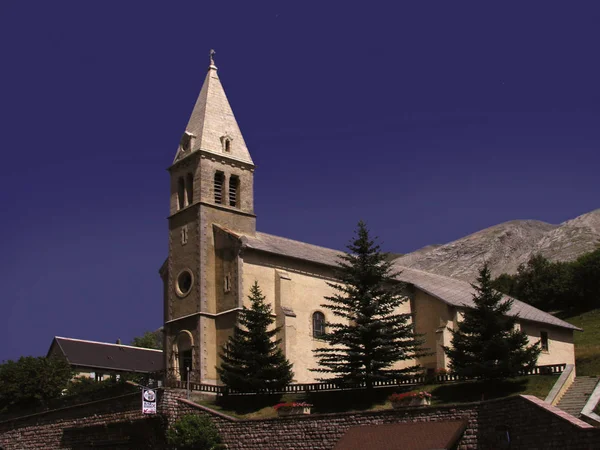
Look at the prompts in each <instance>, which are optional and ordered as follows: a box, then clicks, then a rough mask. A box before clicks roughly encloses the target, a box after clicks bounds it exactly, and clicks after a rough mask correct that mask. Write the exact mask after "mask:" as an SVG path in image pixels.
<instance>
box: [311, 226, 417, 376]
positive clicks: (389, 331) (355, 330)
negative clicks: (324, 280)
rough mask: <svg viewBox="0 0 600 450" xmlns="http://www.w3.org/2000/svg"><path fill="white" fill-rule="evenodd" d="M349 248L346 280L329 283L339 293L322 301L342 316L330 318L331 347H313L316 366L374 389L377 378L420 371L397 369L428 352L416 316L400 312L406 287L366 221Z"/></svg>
mask: <svg viewBox="0 0 600 450" xmlns="http://www.w3.org/2000/svg"><path fill="white" fill-rule="evenodd" d="M347 248H348V250H349V252H348V253H347V254H344V255H342V256H340V261H339V262H338V273H337V278H338V279H339V281H340V284H337V283H329V285H330V286H331V287H332V288H333V289H335V290H336V291H337V293H336V294H334V295H333V296H331V297H325V300H327V301H328V302H329V303H326V304H323V305H322V306H323V307H324V308H326V309H329V310H330V311H332V312H333V315H334V316H336V317H338V318H340V319H341V320H340V321H337V322H327V324H326V326H327V332H326V333H325V335H324V336H323V337H322V339H323V341H325V343H327V344H329V345H327V346H323V347H321V348H317V349H315V350H313V351H314V353H315V355H316V356H317V358H318V363H319V366H320V367H319V368H316V369H312V370H313V371H315V372H320V373H327V374H332V375H334V379H336V380H339V381H340V382H342V383H350V384H354V383H362V382H364V383H365V385H366V386H367V388H371V387H372V386H373V382H375V381H380V380H389V379H393V378H397V377H399V376H401V375H402V374H405V373H409V372H414V371H415V370H416V369H417V367H416V366H414V367H407V368H405V369H401V370H398V369H391V367H392V366H393V365H394V363H396V362H397V361H403V360H409V359H412V358H414V357H416V356H418V355H421V354H423V352H422V350H421V345H422V341H421V340H420V339H419V338H418V336H416V335H415V334H414V330H413V326H412V323H411V320H410V319H411V315H410V314H399V313H397V310H398V307H399V306H400V305H402V304H403V303H404V302H405V301H407V298H406V296H405V295H404V289H405V285H403V284H402V283H399V282H397V281H396V280H395V278H394V277H395V275H396V274H394V273H392V264H391V262H390V261H389V260H388V258H387V255H386V254H385V253H382V252H381V251H380V246H379V245H378V244H376V243H375V241H374V240H372V239H371V238H370V237H369V231H368V230H367V227H366V225H365V224H364V223H363V222H362V221H361V222H359V223H358V229H357V231H356V235H355V237H354V239H353V240H352V241H351V242H350V243H349V244H348V247H347ZM329 379H330V378H324V380H329Z"/></svg>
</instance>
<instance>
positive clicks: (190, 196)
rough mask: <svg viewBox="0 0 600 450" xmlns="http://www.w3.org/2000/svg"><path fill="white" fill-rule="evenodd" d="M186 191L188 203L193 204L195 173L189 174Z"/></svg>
mask: <svg viewBox="0 0 600 450" xmlns="http://www.w3.org/2000/svg"><path fill="white" fill-rule="evenodd" d="M185 193H186V200H187V204H188V205H191V204H192V203H194V175H193V174H191V173H188V174H187V178H186V180H185Z"/></svg>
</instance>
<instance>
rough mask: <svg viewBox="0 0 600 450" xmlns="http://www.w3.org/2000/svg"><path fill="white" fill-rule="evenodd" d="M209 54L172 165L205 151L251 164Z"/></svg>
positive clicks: (212, 56)
mask: <svg viewBox="0 0 600 450" xmlns="http://www.w3.org/2000/svg"><path fill="white" fill-rule="evenodd" d="M209 55H210V65H209V67H208V73H207V74H206V78H205V79H204V84H203V85H202V89H201V90H200V95H199V96H198V100H196V104H195V105H194V109H193V110H192V114H191V116H190V120H189V122H188V124H187V126H186V127H185V133H184V134H183V137H182V138H181V142H180V145H179V149H178V150H177V154H176V155H175V161H173V162H176V161H178V160H180V159H181V158H184V157H185V156H187V155H189V154H190V153H191V152H194V151H197V150H204V151H208V152H211V153H216V154H218V155H221V156H227V157H230V158H232V159H237V160H239V161H242V162H245V163H248V164H254V163H253V162H252V158H251V157H250V152H249V151H248V148H247V147H246V142H245V141H244V137H243V136H242V132H241V131H240V128H239V126H238V124H237V121H236V120H235V116H234V115H233V111H232V109H231V106H230V105H229V101H228V100H227V96H226V95H225V91H224V90H223V86H222V85H221V80H219V76H218V74H217V66H216V65H215V60H214V55H215V51H214V50H211V51H210V54H209Z"/></svg>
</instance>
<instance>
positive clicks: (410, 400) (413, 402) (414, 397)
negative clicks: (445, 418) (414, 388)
mask: <svg viewBox="0 0 600 450" xmlns="http://www.w3.org/2000/svg"><path fill="white" fill-rule="evenodd" d="M389 400H390V402H391V404H392V407H393V408H404V407H406V406H428V405H430V404H431V394H430V393H429V392H425V391H421V392H405V393H402V394H392V395H391V396H390V399H389Z"/></svg>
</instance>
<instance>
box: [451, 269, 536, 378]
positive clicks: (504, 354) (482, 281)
mask: <svg viewBox="0 0 600 450" xmlns="http://www.w3.org/2000/svg"><path fill="white" fill-rule="evenodd" d="M477 283H478V285H475V284H474V285H472V286H473V288H474V289H475V291H476V293H475V294H474V295H473V302H474V303H475V307H474V308H468V309H465V311H464V317H463V321H462V322H459V323H458V329H457V330H450V331H451V332H452V345H451V346H450V347H444V351H445V352H446V355H448V357H449V358H450V369H451V370H452V372H453V373H455V374H456V375H460V376H466V377H475V378H481V379H484V380H493V379H499V378H507V377H514V376H516V375H518V373H519V372H520V371H521V370H524V369H527V368H531V367H534V366H535V364H536V363H537V358H538V356H539V354H540V351H541V349H540V344H539V342H538V343H536V344H534V345H532V346H529V347H528V338H527V334H526V333H525V332H523V331H521V330H518V331H517V330H515V324H516V317H511V316H508V315H507V313H508V312H509V311H510V308H511V305H512V300H506V301H503V300H502V299H503V294H502V293H500V292H498V291H495V290H494V289H493V288H492V282H491V274H490V269H489V268H488V266H487V264H485V265H484V266H483V268H482V269H481V270H480V271H479V277H478V278H477Z"/></svg>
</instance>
